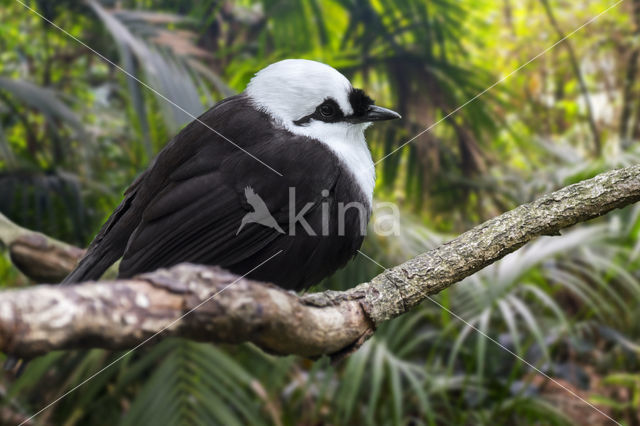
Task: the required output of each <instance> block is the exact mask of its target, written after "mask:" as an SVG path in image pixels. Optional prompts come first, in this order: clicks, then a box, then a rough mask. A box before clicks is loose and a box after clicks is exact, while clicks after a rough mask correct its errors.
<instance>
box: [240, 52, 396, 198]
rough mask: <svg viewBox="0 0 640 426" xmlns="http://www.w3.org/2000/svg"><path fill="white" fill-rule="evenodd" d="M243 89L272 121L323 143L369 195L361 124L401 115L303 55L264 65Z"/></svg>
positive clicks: (369, 165) (371, 178)
mask: <svg viewBox="0 0 640 426" xmlns="http://www.w3.org/2000/svg"><path fill="white" fill-rule="evenodd" d="M245 93H246V94H247V96H248V97H249V99H250V100H251V102H252V104H253V106H254V107H255V108H257V109H259V110H261V111H264V112H266V113H267V114H268V115H269V116H270V117H271V119H272V120H273V122H274V124H276V125H278V126H281V127H283V128H285V129H286V130H288V131H290V132H291V133H294V134H296V135H302V136H307V137H310V138H313V139H316V140H318V141H320V142H322V143H324V144H325V145H327V146H328V147H329V148H330V149H331V150H333V151H334V152H335V153H336V154H337V155H338V157H339V158H340V159H341V160H342V161H343V162H344V163H345V165H346V166H347V167H348V168H349V169H350V170H351V172H352V173H353V174H354V176H355V177H356V179H357V180H358V182H359V184H360V187H361V188H362V190H363V191H364V193H365V194H366V195H367V196H368V197H369V198H371V196H372V194H373V186H374V184H375V171H374V166H373V162H372V161H371V154H370V153H369V149H368V148H367V146H366V142H365V139H364V129H365V128H367V127H368V126H369V125H370V124H371V123H372V122H374V121H381V120H392V119H395V118H400V115H399V114H398V113H396V112H394V111H391V110H388V109H386V108H382V107H379V106H376V105H374V102H373V100H372V99H371V98H370V97H368V96H367V95H366V94H365V93H364V91H362V90H360V89H354V88H353V86H352V85H351V83H350V82H349V80H348V79H347V78H346V77H345V76H344V75H342V74H340V73H339V72H338V71H336V70H335V69H334V68H332V67H330V66H329V65H326V64H323V63H320V62H315V61H309V60H306V59H286V60H284V61H280V62H276V63H274V64H271V65H269V66H268V67H266V68H264V69H262V70H261V71H259V72H258V73H257V74H256V75H255V77H254V78H253V79H252V80H251V81H250V82H249V85H248V86H247V89H246V91H245Z"/></svg>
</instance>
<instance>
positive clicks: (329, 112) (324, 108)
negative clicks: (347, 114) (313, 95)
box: [320, 104, 336, 118]
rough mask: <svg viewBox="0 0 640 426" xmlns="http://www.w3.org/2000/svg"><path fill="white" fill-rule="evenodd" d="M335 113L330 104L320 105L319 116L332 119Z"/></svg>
mask: <svg viewBox="0 0 640 426" xmlns="http://www.w3.org/2000/svg"><path fill="white" fill-rule="evenodd" d="M335 113H336V109H335V108H334V106H333V105H331V104H322V105H320V114H322V116H323V117H325V118H330V117H333V116H334V115H335Z"/></svg>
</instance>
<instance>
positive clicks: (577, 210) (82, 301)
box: [0, 166, 640, 358]
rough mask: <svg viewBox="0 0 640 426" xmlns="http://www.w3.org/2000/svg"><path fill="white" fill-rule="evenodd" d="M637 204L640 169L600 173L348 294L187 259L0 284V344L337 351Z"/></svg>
mask: <svg viewBox="0 0 640 426" xmlns="http://www.w3.org/2000/svg"><path fill="white" fill-rule="evenodd" d="M638 200H640V166H631V167H627V168H624V169H620V170H615V171H611V172H608V173H603V174H601V175H598V176H596V177H594V178H593V179H589V180H586V181H583V182H580V183H577V184H574V185H571V186H568V187H566V188H563V189H561V190H559V191H557V192H554V193H552V194H549V195H545V196H543V197H541V198H540V199H538V200H536V201H534V202H532V203H529V204H525V205H522V206H520V207H518V208H516V209H514V210H511V211H509V212H507V213H504V214H502V215H500V216H498V217H496V218H494V219H491V220H489V221H487V222H485V223H483V224H481V225H479V226H477V227H475V228H473V229H471V230H470V231H468V232H466V233H464V234H462V235H460V236H459V237H457V238H456V239H454V240H452V241H450V242H448V243H446V244H443V245H442V246H440V247H438V248H436V249H434V250H431V251H429V252H427V253H424V254H422V255H420V256H418V257H416V258H414V259H412V260H409V261H407V262H405V263H403V264H401V265H399V266H396V267H394V268H392V269H389V270H386V271H385V272H383V273H381V274H380V275H378V276H377V277H375V278H374V279H373V280H371V281H370V282H368V283H363V284H360V285H358V286H357V287H355V288H352V289H350V290H347V291H344V292H335V291H325V292H322V293H314V294H309V295H306V296H302V297H298V296H296V295H295V294H294V293H292V292H287V291H285V290H282V289H280V288H278V287H275V286H273V285H270V284H264V283H258V282H254V281H251V280H247V279H239V280H238V279H237V278H236V277H235V276H234V275H232V274H230V273H228V272H225V271H223V270H221V269H220V268H215V267H205V266H196V265H188V264H183V265H179V266H176V267H173V268H171V269H168V270H159V271H156V272H153V273H150V274H144V275H141V276H139V277H136V278H134V279H130V280H116V281H101V282H98V283H82V284H78V285H74V286H65V287H57V286H49V285H40V286H35V287H30V288H26V289H19V290H9V291H4V292H2V298H1V299H0V349H1V350H2V351H4V352H7V353H12V354H15V355H18V356H22V357H33V356H36V355H40V354H43V353H46V352H48V351H51V350H55V349H71V348H80V347H83V348H87V347H103V348H109V349H123V348H131V347H135V346H136V345H139V344H140V343H142V342H144V341H145V340H146V339H148V338H150V337H153V336H154V335H155V334H156V333H158V332H160V331H161V330H163V328H164V327H166V326H169V325H170V326H169V328H168V329H167V330H164V331H162V333H161V334H162V335H163V336H182V337H186V338H189V339H193V340H198V341H207V342H226V343H240V342H253V343H254V344H256V345H257V346H259V347H261V348H263V349H264V350H266V351H268V352H272V353H276V354H298V355H302V356H305V357H311V358H313V357H317V356H321V355H325V354H326V355H331V356H333V357H339V356H342V355H344V354H346V353H349V352H350V351H352V350H355V349H357V348H358V347H359V346H360V345H361V344H362V343H363V342H364V341H365V340H366V339H367V338H368V337H369V336H371V335H372V334H373V332H374V331H375V328H376V327H377V326H378V325H380V324H381V323H382V322H384V321H387V320H389V319H391V318H394V317H397V316H399V315H402V314H403V313H405V312H407V311H408V310H410V309H411V308H413V307H415V306H416V305H418V304H419V303H420V302H422V301H423V300H424V299H425V298H426V297H427V296H429V295H433V294H435V293H438V292H440V291H442V290H443V289H445V288H447V287H449V286H450V285H452V284H454V283H456V282H458V281H460V280H462V279H463V278H465V277H467V276H469V275H471V274H473V273H474V272H476V271H478V270H480V269H482V268H484V267H485V266H487V265H489V264H491V263H493V262H495V261H497V260H498V259H500V258H502V257H504V256H505V255H506V254H508V253H511V252H513V251H514V250H516V249H518V248H519V247H521V246H522V245H524V244H526V243H527V242H528V241H531V240H532V239H534V238H536V237H538V236H540V235H558V233H559V231H560V230H561V229H563V228H566V227H568V226H571V225H574V224H576V223H578V222H583V221H586V220H589V219H592V218H595V217H597V216H601V215H603V214H605V213H607V212H609V211H611V210H613V209H616V208H620V207H624V206H626V205H629V204H631V203H634V202H636V201H638ZM236 280H237V281H236ZM208 299H211V300H208ZM201 304H202V306H200V305H201ZM192 309H194V311H193V312H191V313H189V314H188V315H186V316H184V318H182V319H180V320H179V321H177V322H174V321H175V320H176V319H177V318H179V317H180V316H182V315H184V314H186V313H188V312H190V311H191V310H192Z"/></svg>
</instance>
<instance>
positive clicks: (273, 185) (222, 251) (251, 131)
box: [120, 108, 339, 277]
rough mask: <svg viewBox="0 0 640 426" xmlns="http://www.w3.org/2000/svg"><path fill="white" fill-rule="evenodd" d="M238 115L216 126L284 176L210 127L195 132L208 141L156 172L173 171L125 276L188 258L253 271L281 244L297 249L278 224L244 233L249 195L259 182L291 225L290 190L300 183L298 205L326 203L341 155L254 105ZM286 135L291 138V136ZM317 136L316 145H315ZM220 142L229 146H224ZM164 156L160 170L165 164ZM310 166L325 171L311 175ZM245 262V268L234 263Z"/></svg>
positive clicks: (146, 218)
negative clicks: (324, 193)
mask: <svg viewBox="0 0 640 426" xmlns="http://www.w3.org/2000/svg"><path fill="white" fill-rule="evenodd" d="M236 111H240V112H239V113H237V114H229V113H227V114H226V116H224V117H216V116H212V117H210V123H207V124H211V127H214V128H215V129H216V130H218V131H220V132H221V133H222V134H224V135H225V136H227V137H228V138H229V139H231V140H232V141H234V142H235V143H237V144H238V145H241V146H242V147H243V148H245V149H247V150H248V151H249V152H251V154H253V155H254V156H255V157H257V158H259V159H260V160H261V161H263V162H265V163H266V164H268V165H269V166H270V167H272V168H274V169H276V170H277V171H278V172H280V173H281V174H282V176H279V175H278V174H276V173H275V172H273V171H272V170H270V169H269V168H267V167H266V166H264V165H263V164H260V163H259V162H258V161H257V160H256V159H255V158H253V157H251V156H249V155H248V154H247V153H245V152H243V151H242V150H240V149H238V148H236V147H234V146H233V145H231V144H230V143H229V142H227V141H223V140H220V139H219V138H216V137H213V135H211V131H210V130H209V129H206V128H205V129H200V131H201V132H204V133H199V132H191V136H192V139H191V140H189V139H186V140H185V141H184V143H193V140H199V141H202V140H203V139H204V140H205V142H204V143H200V144H199V146H198V147H197V149H195V150H193V149H189V151H191V152H192V154H191V155H190V157H189V158H184V159H183V160H184V161H182V162H181V163H180V164H177V165H175V166H174V168H173V169H172V170H161V171H155V170H154V169H153V168H152V169H151V170H150V173H149V176H150V177H153V175H154V174H158V175H166V176H169V178H168V180H167V181H166V182H165V183H164V185H162V187H161V189H160V190H158V191H156V193H155V195H154V196H153V197H152V198H151V199H150V200H148V203H147V205H146V206H145V207H144V211H143V213H142V219H141V221H140V223H139V225H138V226H137V228H136V229H135V231H134V232H133V234H132V235H131V238H130V239H129V243H128V245H127V249H126V251H125V254H124V257H123V259H122V262H121V264H120V275H121V276H123V277H129V276H131V275H134V274H136V273H140V272H146V271H151V270H154V269H157V268H159V267H166V266H171V265H174V264H177V263H180V262H193V263H204V264H215V265H220V266H223V267H226V268H229V269H232V270H234V269H235V270H234V272H237V273H244V272H248V271H249V270H250V268H252V267H254V266H257V265H258V264H259V263H260V262H262V261H264V260H266V259H267V258H268V257H269V256H272V255H273V254H275V253H277V252H278V251H279V250H287V249H289V248H291V246H292V244H293V242H294V239H293V238H291V237H289V236H287V235H283V234H282V233H280V232H278V231H277V230H275V229H272V228H269V227H266V226H263V225H259V224H255V223H251V224H248V225H247V226H245V227H244V228H243V229H242V231H241V232H240V233H239V234H238V235H236V232H237V230H238V228H239V227H240V224H241V222H242V218H243V217H244V216H245V215H246V214H247V213H250V212H251V211H252V207H251V206H250V205H249V204H248V203H247V201H246V198H245V188H246V187H251V188H252V189H253V191H254V192H255V194H257V195H258V196H259V197H260V198H261V199H262V200H263V201H264V202H265V204H266V206H267V208H268V209H269V211H270V212H271V213H272V214H273V216H274V218H275V219H276V221H277V222H278V223H279V224H280V225H281V227H282V228H283V229H284V230H285V231H286V230H288V229H289V228H288V221H289V198H290V192H289V189H290V188H295V203H294V205H295V206H296V207H295V208H296V211H299V210H300V209H301V208H302V206H304V205H306V204H307V203H312V204H313V205H314V206H315V205H317V204H319V203H320V200H321V199H322V197H321V190H322V189H329V190H331V189H332V187H333V185H335V182H336V179H337V177H338V174H339V169H338V167H337V164H336V162H335V157H333V156H331V155H327V153H328V151H327V150H326V149H325V148H324V147H322V146H321V145H320V144H319V143H318V142H314V141H309V140H308V139H306V138H301V137H294V136H293V135H291V134H288V133H286V134H285V133H284V132H283V131H282V130H278V129H275V128H273V127H272V126H270V125H269V121H268V120H267V117H266V116H265V115H264V114H262V113H259V112H257V111H254V110H253V109H251V108H240V109H236ZM285 136H286V137H285ZM310 142H311V143H310ZM220 144H226V146H225V147H223V148H221V146H220ZM164 163H165V162H164V160H163V159H162V157H161V156H160V157H159V158H158V161H157V162H156V164H154V166H153V167H154V168H157V167H162V166H163V165H164ZM310 165H313V169H314V170H321V171H322V173H317V174H313V173H309V170H310V167H309V166H310ZM238 265H241V266H242V268H241V269H240V270H238V268H234V266H238Z"/></svg>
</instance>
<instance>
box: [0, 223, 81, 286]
mask: <svg viewBox="0 0 640 426" xmlns="http://www.w3.org/2000/svg"><path fill="white" fill-rule="evenodd" d="M2 245H4V246H5V247H7V248H8V249H9V256H10V257H11V261H12V262H13V264H14V265H15V266H16V267H17V268H18V269H19V270H20V271H21V272H22V273H24V274H25V275H26V276H27V277H29V278H31V279H32V280H34V281H35V282H59V281H62V280H63V279H64V277H66V276H67V274H68V273H69V272H70V271H71V270H72V269H73V268H74V267H75V265H76V263H78V260H80V258H81V257H82V255H83V254H84V250H82V249H80V248H78V247H74V246H72V245H69V244H66V243H63V242H61V241H58V240H55V239H53V238H51V237H47V236H46V235H44V234H41V233H39V232H34V231H30V230H28V229H25V228H22V227H20V226H18V225H16V224H15V223H13V222H11V221H10V220H9V219H8V218H7V217H6V216H5V215H3V214H2V213H0V246H2Z"/></svg>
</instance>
